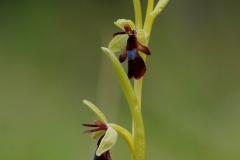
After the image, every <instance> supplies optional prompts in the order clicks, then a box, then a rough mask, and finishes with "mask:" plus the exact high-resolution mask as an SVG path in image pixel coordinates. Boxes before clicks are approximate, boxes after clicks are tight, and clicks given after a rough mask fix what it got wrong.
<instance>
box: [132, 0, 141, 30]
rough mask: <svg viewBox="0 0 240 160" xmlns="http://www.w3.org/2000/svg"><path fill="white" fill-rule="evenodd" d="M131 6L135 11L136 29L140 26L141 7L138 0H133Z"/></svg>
mask: <svg viewBox="0 0 240 160" xmlns="http://www.w3.org/2000/svg"><path fill="white" fill-rule="evenodd" d="M133 6H134V11H135V26H136V29H141V28H142V9H141V3H140V0H133Z"/></svg>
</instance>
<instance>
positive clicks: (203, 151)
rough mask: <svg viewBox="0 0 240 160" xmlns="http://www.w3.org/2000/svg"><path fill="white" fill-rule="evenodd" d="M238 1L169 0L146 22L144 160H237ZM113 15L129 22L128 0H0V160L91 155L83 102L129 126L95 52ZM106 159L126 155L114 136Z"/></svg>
mask: <svg viewBox="0 0 240 160" xmlns="http://www.w3.org/2000/svg"><path fill="white" fill-rule="evenodd" d="M146 2H147V1H145V0H142V10H143V12H144V13H145V9H146ZM239 6H240V2H239V1H234V0H233V1H226V0H218V1H207V0H195V1H191V0H181V1H180V0H179V1H178V0H171V1H170V3H169V4H168V6H167V7H166V8H165V9H164V11H163V12H162V13H161V14H160V15H159V16H158V17H157V19H156V20H155V23H154V26H153V29H152V34H151V39H150V44H149V48H150V50H151V52H152V55H151V56H148V58H147V62H146V64H147V69H148V70H147V72H146V74H145V78H144V86H143V100H142V107H143V109H142V111H143V118H144V122H145V128H146V140H147V148H146V159H147V160H152V159H159V160H161V159H164V160H227V159H228V160H230V159H231V160H238V159H240V54H239V53H240V43H239V42H240V19H239V17H240V10H239ZM119 18H125V19H132V20H134V11H133V4H132V1H131V0H121V1H117V0H101V1H97V0H95V1H94V0H93V1H83V0H70V1H67V0H61V1H47V0H41V1H30V0H29V1H0V159H1V160H53V159H58V160H91V159H93V154H94V150H95V148H96V143H95V142H94V141H92V140H91V139H90V135H89V134H82V131H83V130H85V129H86V128H84V127H83V126H81V124H82V123H92V122H93V121H94V120H95V119H96V116H95V115H94V114H93V113H92V112H91V111H90V110H89V109H88V108H87V107H86V106H85V105H84V104H83V103H82V100H83V99H87V100H89V101H91V102H92V103H94V104H96V105H97V106H98V107H99V108H100V109H101V110H102V111H103V112H104V113H105V115H106V116H107V118H108V121H109V122H114V123H117V124H119V125H121V126H124V127H125V128H127V129H128V130H131V115H130V111H129V108H128V105H127V102H126V99H125V97H124V96H123V93H122V91H121V88H120V85H119V84H118V80H117V78H116V76H115V73H114V70H113V68H112V64H111V62H110V61H109V59H108V58H107V56H106V55H105V54H104V53H103V52H102V51H101V50H100V47H101V46H107V45H108V43H109V41H110V40H111V39H112V34H113V33H114V32H117V31H120V30H119V28H117V27H116V26H115V25H114V24H113V22H114V21H116V20H117V19H119ZM118 55H119V53H118V54H117V56H118ZM123 65H124V67H125V68H126V67H127V66H126V63H124V64H123ZM111 155H112V158H113V159H116V160H118V159H130V151H129V149H128V147H127V145H126V144H125V142H124V140H123V139H122V138H121V137H120V136H119V138H118V142H117V144H116V145H115V146H114V148H113V149H111Z"/></svg>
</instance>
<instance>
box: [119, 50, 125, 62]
mask: <svg viewBox="0 0 240 160" xmlns="http://www.w3.org/2000/svg"><path fill="white" fill-rule="evenodd" d="M126 58H127V48H125V49H124V51H123V53H122V54H120V56H119V61H120V62H121V63H122V62H124V61H125V60H126Z"/></svg>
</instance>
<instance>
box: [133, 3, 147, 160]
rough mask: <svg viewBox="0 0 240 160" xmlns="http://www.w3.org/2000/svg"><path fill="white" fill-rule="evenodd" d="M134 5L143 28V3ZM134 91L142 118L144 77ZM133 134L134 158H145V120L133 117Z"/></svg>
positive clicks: (137, 82) (139, 27) (137, 26)
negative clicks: (137, 119)
mask: <svg viewBox="0 0 240 160" xmlns="http://www.w3.org/2000/svg"><path fill="white" fill-rule="evenodd" d="M133 5H134V11H135V26H136V29H142V11H141V3H140V1H139V0H133ZM139 82H140V83H139ZM134 92H135V95H136V98H137V101H138V104H139V108H138V109H139V111H138V112H140V114H139V116H141V118H140V119H142V114H141V95H142V78H141V79H140V80H137V81H136V80H134ZM133 114H135V113H133ZM137 126H138V128H137ZM139 127H140V128H139ZM132 135H133V139H134V146H135V154H136V155H137V159H134V160H144V159H145V130H144V125H143V122H138V121H134V119H133V121H132ZM134 158H135V157H134Z"/></svg>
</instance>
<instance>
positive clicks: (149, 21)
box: [132, 0, 169, 160]
mask: <svg viewBox="0 0 240 160" xmlns="http://www.w3.org/2000/svg"><path fill="white" fill-rule="evenodd" d="M168 1H169V0H159V2H158V3H157V5H156V7H155V8H154V10H153V6H154V0H148V6H147V11H146V18H145V23H144V26H143V30H144V31H145V32H147V33H148V35H149V36H150V34H151V29H152V25H153V22H154V19H155V18H156V17H157V15H158V14H159V13H160V12H161V11H162V10H163V8H164V7H165V6H166V5H167V3H168ZM133 2H134V10H135V21H136V22H135V23H136V24H135V25H136V29H141V28H140V27H141V26H142V22H141V21H140V20H139V19H142V14H141V13H139V11H141V4H140V2H139V0H133ZM139 8H140V9H139ZM146 45H147V46H148V44H146ZM140 55H141V56H142V58H143V60H144V61H146V55H145V54H142V53H140ZM142 83H143V78H141V79H139V80H134V92H135V95H136V98H137V101H138V104H139V109H140V112H141V100H142ZM140 116H141V119H142V115H141V114H140ZM136 123H138V122H137V121H134V119H133V129H132V132H133V138H134V140H135V141H134V142H135V146H136V145H137V144H136V141H140V142H142V143H143V144H141V146H140V148H141V150H142V152H140V154H141V155H140V156H139V158H140V159H137V160H144V157H145V136H144V135H142V136H141V137H142V138H144V139H137V137H135V135H138V134H139V133H138V131H139V128H138V129H136V126H137V125H136ZM141 129H143V130H144V128H141ZM143 133H144V131H143Z"/></svg>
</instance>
